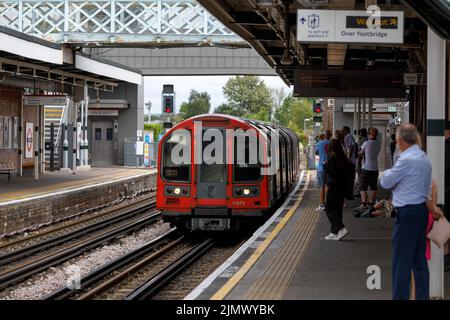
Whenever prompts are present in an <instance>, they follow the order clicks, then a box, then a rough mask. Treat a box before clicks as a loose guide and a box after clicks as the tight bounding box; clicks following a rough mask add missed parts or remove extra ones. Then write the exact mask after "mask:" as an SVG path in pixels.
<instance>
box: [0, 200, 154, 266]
mask: <svg viewBox="0 0 450 320" xmlns="http://www.w3.org/2000/svg"><path fill="white" fill-rule="evenodd" d="M149 202H150V203H149ZM143 203H144V204H143ZM155 206H156V201H155V197H152V198H151V199H147V200H144V201H139V203H137V204H133V206H132V207H131V210H130V209H128V210H127V211H125V212H124V213H119V214H116V215H113V216H112V217H109V218H105V219H101V220H100V221H98V222H94V223H90V224H89V223H88V222H89V221H93V220H98V219H99V218H100V217H99V216H95V217H88V218H87V219H83V220H80V221H77V222H74V223H72V224H70V226H60V227H57V228H55V229H51V230H47V231H46V232H44V233H42V234H39V235H35V236H33V237H32V239H30V238H25V239H21V240H16V241H14V243H11V244H8V245H7V246H6V245H4V246H1V247H0V250H1V251H7V252H6V253H4V254H2V255H0V266H4V265H7V264H9V263H12V262H15V261H18V260H21V259H24V258H26V257H29V256H32V255H34V254H36V253H39V252H42V251H44V250H47V249H50V248H53V247H56V246H58V245H61V244H64V243H67V242H69V241H72V240H75V239H79V238H80V237H83V236H85V235H87V234H89V233H93V232H95V231H98V230H101V229H104V228H106V227H108V226H111V225H113V224H117V223H120V222H122V221H126V220H128V219H131V218H133V217H135V216H137V215H139V214H141V213H143V212H145V211H148V210H150V209H153V208H155ZM119 211H123V208H121V209H119ZM105 215H111V212H107V213H103V214H102V217H103V216H105ZM86 223H87V225H85V226H83V227H80V228H77V229H75V230H73V231H69V232H63V233H61V234H58V233H60V232H61V231H62V230H64V229H67V228H69V227H74V226H75V225H79V224H86ZM51 234H56V235H55V236H53V237H51ZM38 237H43V238H45V239H44V240H42V241H36V238H38ZM29 241H33V242H31V243H30V244H29V245H25V246H22V247H20V248H18V249H15V250H14V249H10V250H7V248H8V247H10V246H17V245H19V244H21V243H24V242H29Z"/></svg>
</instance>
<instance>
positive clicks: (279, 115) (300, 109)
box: [274, 95, 313, 144]
mask: <svg viewBox="0 0 450 320" xmlns="http://www.w3.org/2000/svg"><path fill="white" fill-rule="evenodd" d="M312 103H313V101H312V100H311V99H304V98H294V97H293V96H292V95H289V96H287V97H286V98H285V99H284V101H283V103H282V105H281V106H280V107H279V108H277V109H276V110H275V116H274V117H275V119H276V121H277V122H278V123H279V124H280V125H282V126H285V127H288V128H289V129H291V130H292V131H294V132H295V134H296V135H297V136H298V137H299V139H300V140H301V142H302V143H303V144H307V143H308V141H307V137H306V135H305V134H304V132H303V126H304V121H305V119H307V118H311V117H312V116H313V112H312Z"/></svg>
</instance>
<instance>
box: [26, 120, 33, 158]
mask: <svg viewBox="0 0 450 320" xmlns="http://www.w3.org/2000/svg"><path fill="white" fill-rule="evenodd" d="M33 153H34V141H33V123H32V122H27V123H25V159H31V158H33Z"/></svg>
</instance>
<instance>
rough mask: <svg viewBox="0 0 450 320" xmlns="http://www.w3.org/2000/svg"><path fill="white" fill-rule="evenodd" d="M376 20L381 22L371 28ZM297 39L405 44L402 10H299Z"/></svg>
mask: <svg viewBox="0 0 450 320" xmlns="http://www.w3.org/2000/svg"><path fill="white" fill-rule="evenodd" d="M373 21H378V23H377V24H376V27H374V28H371V26H372V23H373ZM297 40H298V41H300V42H344V43H403V12H402V11H381V12H380V15H379V17H375V16H372V15H371V14H369V13H367V12H366V11H344V10H298V12H297Z"/></svg>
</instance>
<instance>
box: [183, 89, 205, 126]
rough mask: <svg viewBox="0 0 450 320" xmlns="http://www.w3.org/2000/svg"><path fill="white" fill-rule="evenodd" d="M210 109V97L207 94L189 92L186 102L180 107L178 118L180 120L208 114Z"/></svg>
mask: <svg viewBox="0 0 450 320" xmlns="http://www.w3.org/2000/svg"><path fill="white" fill-rule="evenodd" d="M210 108H211V97H210V96H209V94H208V93H207V92H197V91H195V90H191V93H190V95H189V99H188V101H187V102H183V103H182V104H181V106H180V117H181V118H182V120H184V119H187V118H190V117H193V116H196V115H199V114H205V113H209V109H210Z"/></svg>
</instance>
